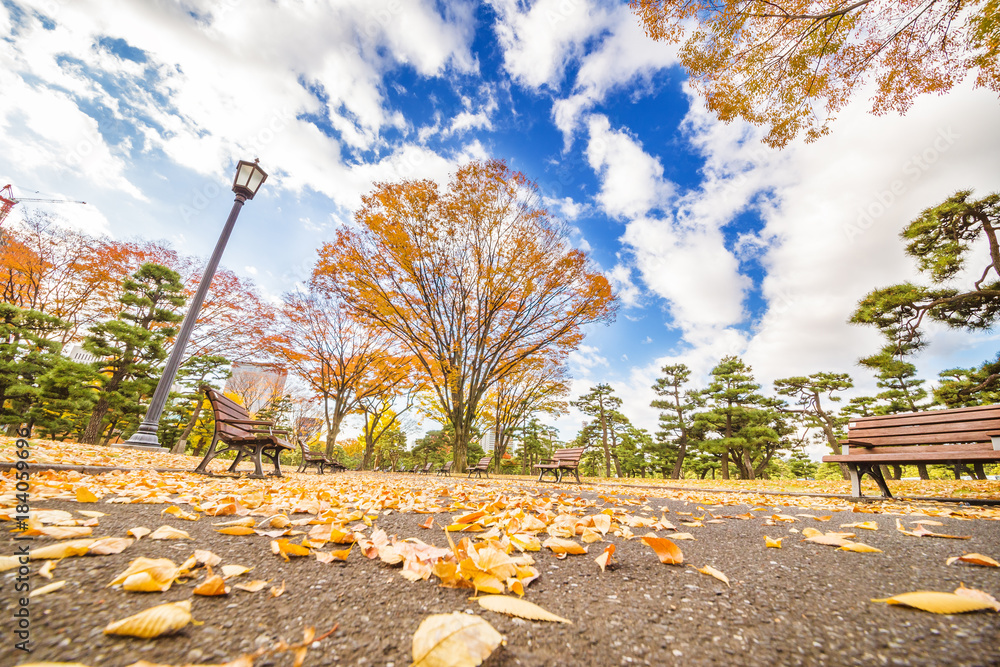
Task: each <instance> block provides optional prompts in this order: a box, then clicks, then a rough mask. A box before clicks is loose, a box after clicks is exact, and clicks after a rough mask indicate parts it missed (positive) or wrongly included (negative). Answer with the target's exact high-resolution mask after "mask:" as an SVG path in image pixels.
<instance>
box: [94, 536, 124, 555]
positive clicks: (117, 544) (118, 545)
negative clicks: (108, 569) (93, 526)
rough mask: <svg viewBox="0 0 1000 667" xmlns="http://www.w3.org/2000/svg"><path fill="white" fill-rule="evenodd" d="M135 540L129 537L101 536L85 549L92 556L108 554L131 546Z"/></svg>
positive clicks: (118, 552)
mask: <svg viewBox="0 0 1000 667" xmlns="http://www.w3.org/2000/svg"><path fill="white" fill-rule="evenodd" d="M133 542H135V540H133V539H132V538H130V537H102V538H101V539H99V540H97V541H96V542H94V543H93V544H91V545H90V547H89V548H88V549H87V553H88V554H91V555H93V556H110V555H112V554H120V553H121V552H123V551H125V550H126V549H128V548H129V547H130V546H132V543H133Z"/></svg>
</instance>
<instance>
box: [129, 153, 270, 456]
mask: <svg viewBox="0 0 1000 667" xmlns="http://www.w3.org/2000/svg"><path fill="white" fill-rule="evenodd" d="M266 180H267V174H266V173H264V170H263V169H261V168H260V165H258V164H257V160H254V161H253V162H247V161H246V160H240V162H239V164H238V165H236V178H235V179H234V180H233V192H235V193H236V201H234V202H233V209H232V210H231V211H230V212H229V219H228V220H226V225H225V227H223V228H222V235H221V236H219V241H218V243H216V244H215V252H213V253H212V257H211V259H209V260H208V265H207V266H206V267H205V273H204V274H203V275H202V277H201V283H200V284H199V285H198V291H197V292H195V294H194V298H193V299H191V306H190V308H188V312H187V315H185V316H184V322H182V323H181V330H180V332H179V333H178V334H177V340H176V341H175V342H174V349H173V350H171V351H170V357H169V358H168V359H167V365H166V367H165V368H164V369H163V375H162V376H160V381H159V382H158V383H157V385H156V391H154V392H153V399H152V400H151V401H150V403H149V409H147V410H146V417H145V418H144V419H143V420H142V423H141V424H140V425H139V429H138V430H137V431H136V432H135V433H133V434H132V437H131V438H129V439H128V440H126V441H125V442H123V443H121V444H117V445H112V446H113V447H130V448H135V449H159V448H160V441H159V440H158V439H157V437H156V432H157V430H159V428H160V415H161V414H163V407H164V406H165V405H166V404H167V396H168V395H169V394H170V387H171V385H173V383H174V378H175V377H176V376H177V369H178V368H179V367H180V365H181V359H182V358H183V357H184V349H185V348H186V347H187V344H188V340H189V339H190V338H191V331H192V330H193V329H194V325H195V322H197V321H198V313H199V312H201V304H202V302H203V301H204V300H205V296H206V295H207V294H208V288H209V286H210V285H211V284H212V277H213V276H215V269H216V268H218V266H219V260H220V259H222V251H223V250H225V249H226V243H227V242H228V241H229V235H230V234H231V233H232V231H233V226H234V225H235V224H236V218H237V217H238V216H239V214H240V209H242V208H243V203H244V202H245V201H246V200H248V199H253V197H254V195H255V194H257V190H258V189H260V186H261V185H263V183H264V181H266Z"/></svg>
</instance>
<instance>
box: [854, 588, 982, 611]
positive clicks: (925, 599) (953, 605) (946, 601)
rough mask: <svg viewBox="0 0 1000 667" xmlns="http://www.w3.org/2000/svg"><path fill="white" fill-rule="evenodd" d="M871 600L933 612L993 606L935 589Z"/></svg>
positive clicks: (979, 608)
mask: <svg viewBox="0 0 1000 667" xmlns="http://www.w3.org/2000/svg"><path fill="white" fill-rule="evenodd" d="M872 602H886V603H888V604H898V605H904V606H907V607H914V608H915V609H920V610H922V611H930V612H933V613H935V614H962V613H965V612H967V611H979V610H981V609H992V608H993V605H992V604H990V603H989V602H986V601H982V600H974V599H972V598H969V597H966V596H964V595H956V594H955V593H939V592H937V591H916V592H913V593H901V594H899V595H894V596H892V597H890V598H882V599H874V598H873V599H872Z"/></svg>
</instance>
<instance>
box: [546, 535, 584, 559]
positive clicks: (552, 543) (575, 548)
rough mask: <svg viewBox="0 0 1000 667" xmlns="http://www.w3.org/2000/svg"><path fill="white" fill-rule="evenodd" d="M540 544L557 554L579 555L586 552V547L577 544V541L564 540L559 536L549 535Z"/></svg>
mask: <svg viewBox="0 0 1000 667" xmlns="http://www.w3.org/2000/svg"><path fill="white" fill-rule="evenodd" d="M542 546H543V547H546V548H548V549H552V552H553V553H557V554H577V555H579V554H585V553H587V547H585V546H583V545H582V544H579V543H578V542H574V541H573V540H566V539H563V538H561V537H550V538H549V539H547V540H545V541H544V542H542Z"/></svg>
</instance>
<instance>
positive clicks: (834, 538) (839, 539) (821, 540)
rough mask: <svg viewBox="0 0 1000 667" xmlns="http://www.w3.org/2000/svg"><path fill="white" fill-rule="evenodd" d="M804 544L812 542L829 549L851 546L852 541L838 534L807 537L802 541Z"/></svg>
mask: <svg viewBox="0 0 1000 667" xmlns="http://www.w3.org/2000/svg"><path fill="white" fill-rule="evenodd" d="M802 541H803V542H812V543H813V544H822V545H824V546H828V547H842V546H844V545H845V544H850V541H849V540H848V539H847V538H845V537H843V536H841V535H837V534H836V533H824V534H823V535H815V536H813V537H807V538H806V539H804V540H802Z"/></svg>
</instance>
